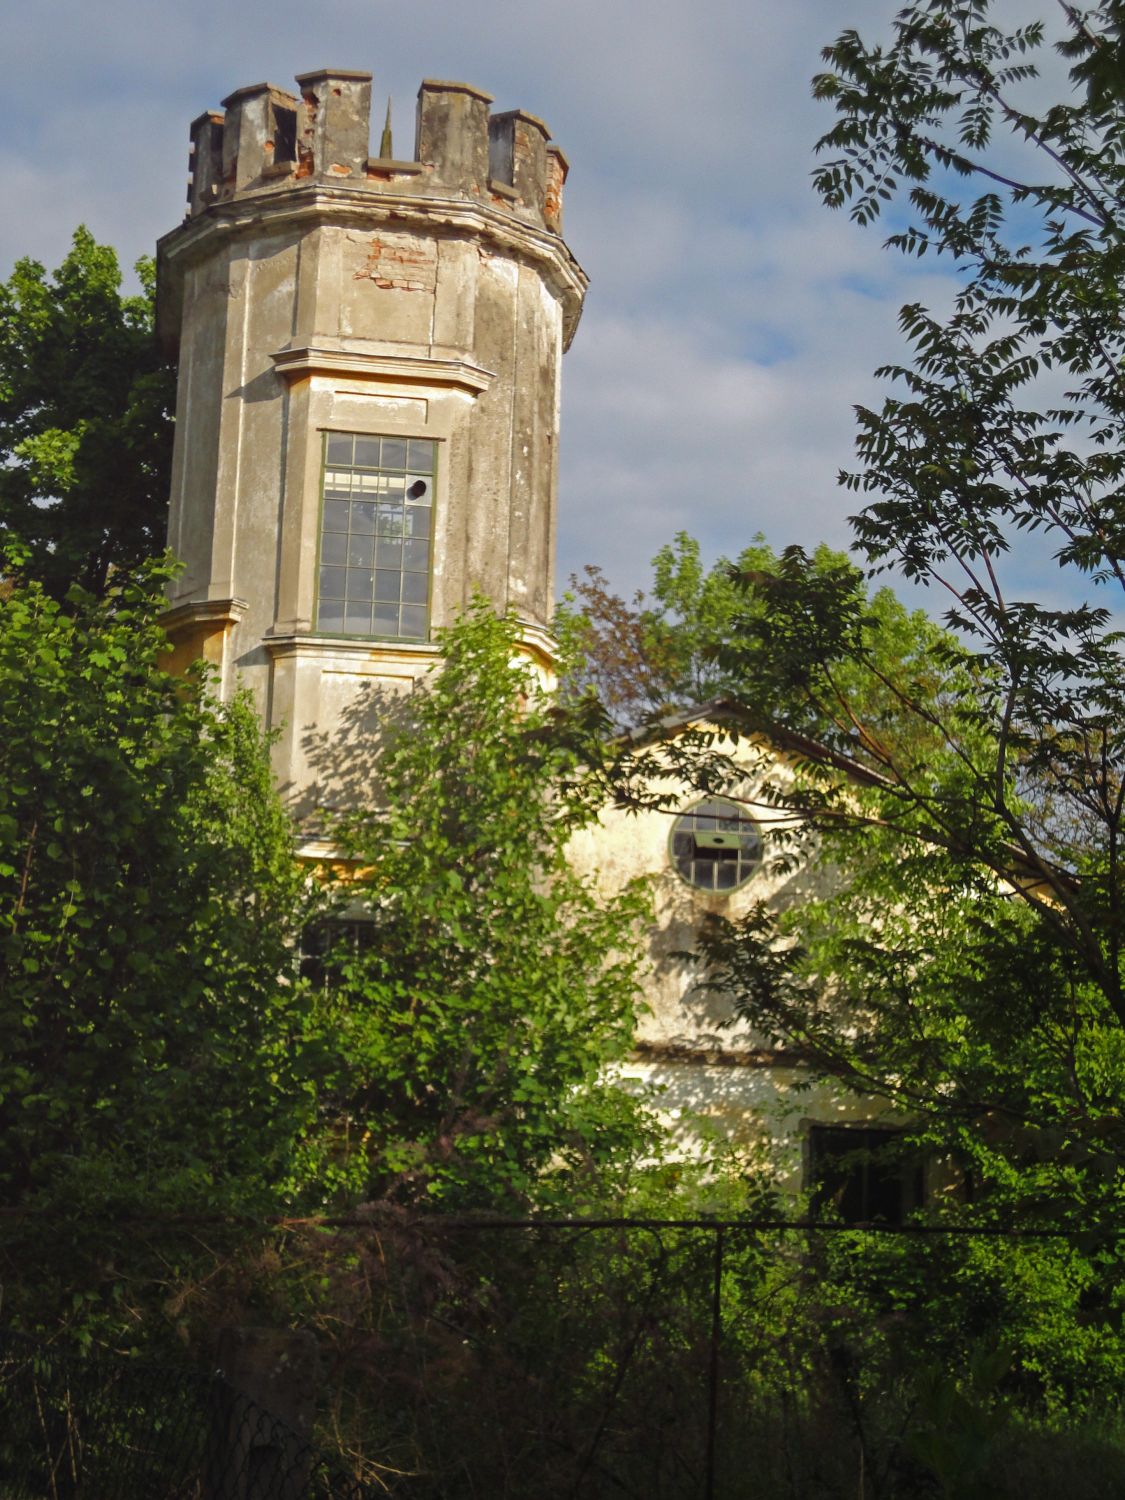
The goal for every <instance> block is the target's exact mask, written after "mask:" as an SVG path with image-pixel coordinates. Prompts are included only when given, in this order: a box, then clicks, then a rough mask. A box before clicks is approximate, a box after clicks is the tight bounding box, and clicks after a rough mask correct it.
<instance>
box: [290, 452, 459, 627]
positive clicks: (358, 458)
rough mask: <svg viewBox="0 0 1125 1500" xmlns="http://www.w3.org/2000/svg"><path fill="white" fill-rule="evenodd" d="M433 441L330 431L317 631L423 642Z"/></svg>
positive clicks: (426, 620) (426, 618) (430, 533)
mask: <svg viewBox="0 0 1125 1500" xmlns="http://www.w3.org/2000/svg"><path fill="white" fill-rule="evenodd" d="M435 448H436V444H435V443H433V442H432V441H430V440H429V439H423V438H394V437H369V436H368V435H367V434H365V433H359V432H330V433H329V434H328V436H327V440H326V442H325V451H324V517H323V521H322V523H321V532H320V578H319V588H318V591H317V610H316V628H317V629H318V630H324V631H332V632H336V633H339V634H342V635H375V636H391V637H393V638H395V639H397V640H407V641H424V640H425V639H426V636H427V634H428V633H429V601H430V548H431V541H432V536H433V509H434V455H435Z"/></svg>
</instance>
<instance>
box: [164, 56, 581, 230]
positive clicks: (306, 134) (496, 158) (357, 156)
mask: <svg viewBox="0 0 1125 1500" xmlns="http://www.w3.org/2000/svg"><path fill="white" fill-rule="evenodd" d="M296 81H297V85H298V88H299V90H300V92H299V93H296V94H293V93H289V92H287V91H286V90H285V89H281V88H278V87H277V86H276V85H274V84H271V83H255V84H250V85H248V86H247V87H245V88H240V89H236V90H235V91H234V93H233V94H230V95H229V96H228V97H227V98H226V99H224V101H223V112H222V113H218V112H213V111H208V112H207V113H206V114H203V115H200V117H199V119H197V120H196V121H195V122H194V123H193V125H192V130H191V180H190V185H189V188H188V203H189V205H190V217H192V218H194V217H197V216H198V215H200V214H203V213H206V212H207V211H208V210H209V209H211V208H213V207H215V206H216V205H217V204H222V203H229V202H231V201H232V200H237V199H239V198H241V197H242V196H243V195H246V194H258V193H261V192H265V191H274V192H276V191H278V190H279V189H282V188H285V187H290V186H295V185H297V184H299V183H303V182H308V181H309V180H312V181H314V182H337V183H340V182H346V183H347V184H348V185H349V186H352V187H363V188H364V189H365V190H367V191H370V192H373V193H380V192H382V193H385V194H387V193H393V194H396V195H397V194H402V193H406V194H413V195H417V196H422V197H440V196H449V195H451V194H452V195H456V196H458V197H465V198H469V199H477V200H479V201H481V202H483V203H488V204H490V205H492V206H494V207H499V208H502V209H503V210H504V211H506V212H508V213H511V214H514V215H516V216H518V217H519V218H521V219H524V220H525V221H527V222H528V223H530V224H533V225H536V226H538V227H541V228H543V229H545V230H547V231H548V232H550V233H553V234H561V232H562V188H563V182H564V181H565V179H566V158H565V157H564V156H563V154H562V152H561V151H560V150H559V148H558V147H557V146H554V145H552V143H551V132H550V130H549V129H548V127H547V126H546V125H545V124H544V122H543V121H542V120H540V119H538V118H537V117H536V116H535V115H532V114H528V113H527V112H526V111H524V110H520V109H514V110H507V111H505V112H503V113H498V114H493V113H492V112H491V105H492V102H493V100H492V95H491V94H487V93H485V92H484V91H483V90H482V89H478V88H474V87H472V85H470V84H467V83H456V82H448V81H445V80H440V79H433V78H427V79H425V80H424V81H423V83H422V86H421V88H420V89H419V90H418V108H417V115H416V123H415V138H414V154H413V156H412V157H411V158H409V159H395V158H392V157H386V156H381V155H380V156H373V155H372V154H371V74H370V73H364V72H356V71H354V70H350V69H343V68H320V69H317V70H316V71H315V72H312V73H302V74H299V75H298V77H297V80H296Z"/></svg>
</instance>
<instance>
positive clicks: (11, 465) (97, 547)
mask: <svg viewBox="0 0 1125 1500" xmlns="http://www.w3.org/2000/svg"><path fill="white" fill-rule="evenodd" d="M137 272H138V274H139V275H140V278H141V284H142V289H141V291H140V293H139V294H138V295H136V296H125V297H123V296H122V295H121V273H120V270H119V268H118V263H117V257H116V255H115V254H114V252H113V251H112V250H111V249H110V248H109V247H108V246H106V245H99V244H97V243H96V242H95V240H94V238H93V236H92V235H91V234H90V232H89V230H87V229H85V228H79V229H78V230H76V231H75V235H74V242H73V244H72V246H71V249H70V252H69V254H68V255H67V257H66V259H65V260H64V261H63V263H62V265H61V266H59V268H58V270H57V271H55V272H54V273H52V274H48V273H47V271H46V270H45V269H44V267H43V266H42V265H41V264H40V263H39V262H38V261H34V260H26V259H25V260H20V261H17V263H16V266H15V269H14V271H13V272H12V275H11V277H10V278H9V279H8V280H7V281H6V282H4V283H2V284H0V537H6V538H8V539H9V541H16V542H18V543H19V544H21V545H22V547H23V549H24V551H25V553H26V555H27V561H26V566H27V568H28V569H29V570H30V573H31V575H32V576H33V577H36V578H38V579H40V580H41V581H42V582H43V583H44V584H45V585H46V587H47V588H48V589H49V590H50V592H51V593H52V594H53V595H54V596H55V597H56V598H59V599H62V598H63V597H64V596H65V594H66V590H67V588H68V587H69V586H70V585H71V584H72V583H78V584H80V585H82V587H84V588H86V589H88V590H90V591H92V592H94V593H100V592H101V591H102V590H103V589H104V588H105V586H106V582H107V579H108V578H109V576H110V572H111V570H112V569H113V568H121V567H125V568H129V567H132V566H134V565H135V564H137V563H139V562H140V561H141V560H142V559H144V558H146V557H152V556H156V555H158V554H159V553H160V552H162V551H163V549H164V532H165V522H166V517H167V507H168V489H169V484H170V475H171V456H172V420H171V418H172V410H173V406H174V402H175V379H174V374H173V371H172V369H171V367H170V366H169V365H168V363H167V361H166V360H165V359H164V358H163V357H162V356H161V354H160V353H159V350H158V348H157V344H156V337H155V333H154V320H153V307H154V295H155V269H154V266H153V263H152V261H151V260H142V261H140V262H138V264H137Z"/></svg>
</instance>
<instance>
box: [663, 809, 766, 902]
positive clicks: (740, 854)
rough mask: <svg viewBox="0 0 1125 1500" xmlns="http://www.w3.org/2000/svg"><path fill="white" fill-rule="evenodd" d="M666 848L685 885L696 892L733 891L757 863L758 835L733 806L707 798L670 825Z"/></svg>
mask: <svg viewBox="0 0 1125 1500" xmlns="http://www.w3.org/2000/svg"><path fill="white" fill-rule="evenodd" d="M669 849H670V851H671V855H672V863H673V864H674V865H675V867H676V869H677V871H678V872H679V874H680V875H682V876H683V878H684V879H685V880H686V881H687V883H688V884H689V885H693V886H695V888H696V889H697V890H700V891H733V890H737V888H738V887H739V886H740V885H744V884H745V882H746V881H747V880H749V879H750V876H751V875H753V873H754V871H755V870H756V869H757V868H758V866H759V865H760V864H761V862H762V833H761V829H760V828H759V827H758V825H757V823H756V822H755V821H754V819H753V818H751V817H750V816H749V815H748V814H747V813H745V812H743V811H742V809H741V808H740V807H738V806H736V804H735V803H733V802H728V801H727V800H726V799H725V798H723V797H708V798H707V799H706V800H705V801H703V802H697V803H696V805H695V806H694V807H692V808H690V809H689V810H688V811H687V812H685V813H681V814H680V816H679V817H678V818H677V819H676V821H675V822H674V823H673V824H672V836H671V838H670V840H669Z"/></svg>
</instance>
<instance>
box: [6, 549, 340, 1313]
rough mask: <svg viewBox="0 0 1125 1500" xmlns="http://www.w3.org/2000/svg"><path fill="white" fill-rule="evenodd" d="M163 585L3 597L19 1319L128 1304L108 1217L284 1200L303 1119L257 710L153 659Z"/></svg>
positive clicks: (289, 880)
mask: <svg viewBox="0 0 1125 1500" xmlns="http://www.w3.org/2000/svg"><path fill="white" fill-rule="evenodd" d="M16 571H17V572H18V571H19V569H18V568H17V570H16ZM164 578H165V574H164V573H163V572H162V571H160V570H151V571H149V572H147V573H143V574H142V575H141V576H140V578H139V579H137V580H135V581H134V580H129V579H127V578H126V577H125V576H124V575H118V577H117V581H116V583H115V584H114V585H113V586H112V587H111V588H110V589H109V590H108V592H107V594H106V595H105V597H104V598H102V599H100V600H97V599H94V598H93V597H92V596H90V595H85V594H81V593H79V592H78V591H72V592H71V594H70V596H69V598H68V600H67V601H66V605H65V608H64V606H62V605H60V604H59V603H58V602H57V601H55V600H54V599H53V598H52V597H51V596H50V595H49V594H48V593H47V592H46V590H45V589H44V588H43V587H42V585H40V584H39V583H27V584H22V585H19V586H16V587H12V586H9V587H8V588H7V590H6V593H5V595H4V597H3V598H2V599H0V703H3V705H4V710H3V718H4V726H3V734H2V735H0V1201H2V1203H3V1206H4V1208H5V1209H6V1210H7V1211H8V1212H7V1214H6V1215H5V1216H4V1254H5V1258H6V1259H7V1262H8V1271H9V1275H7V1276H5V1281H6V1283H7V1291H6V1312H8V1313H10V1314H12V1315H13V1316H19V1315H23V1314H25V1313H26V1315H27V1316H28V1317H29V1318H33V1317H36V1316H40V1315H45V1314H43V1309H44V1308H45V1307H47V1306H48V1305H50V1304H51V1298H52V1297H55V1296H62V1297H65V1298H66V1299H67V1300H69V1296H70V1293H69V1292H68V1291H67V1290H66V1288H67V1286H68V1285H69V1286H70V1287H71V1288H72V1289H73V1290H74V1291H75V1294H76V1295H77V1294H78V1293H79V1292H81V1293H82V1295H83V1296H85V1295H87V1294H88V1295H89V1297H90V1298H91V1299H92V1301H93V1303H94V1304H98V1305H100V1304H101V1303H102V1301H103V1298H104V1297H109V1296H111V1295H112V1296H113V1297H116V1298H118V1299H121V1298H124V1300H125V1302H126V1303H127V1302H128V1301H129V1299H130V1298H134V1297H140V1292H139V1291H138V1290H137V1288H136V1287H135V1286H131V1285H130V1276H131V1275H132V1272H131V1270H130V1268H131V1267H132V1268H133V1269H135V1268H136V1264H137V1259H136V1254H135V1253H134V1251H135V1247H134V1245H133V1242H132V1239H131V1234H132V1231H130V1229H129V1228H128V1225H127V1224H124V1223H122V1222H121V1221H122V1218H123V1216H124V1217H127V1216H129V1215H133V1214H140V1215H142V1216H143V1217H145V1218H146V1219H153V1218H160V1217H161V1216H167V1215H170V1214H175V1213H181V1212H182V1213H189V1214H194V1215H199V1214H204V1215H206V1214H208V1213H214V1212H220V1211H224V1212H228V1211H237V1212H238V1213H240V1214H245V1213H254V1212H260V1211H262V1210H263V1209H264V1208H266V1207H268V1206H269V1205H272V1204H277V1203H278V1202H280V1201H282V1196H283V1194H284V1192H285V1190H286V1188H287V1186H290V1185H291V1182H290V1179H291V1177H292V1171H293V1161H294V1151H295V1143H296V1141H297V1139H298V1137H299V1136H300V1135H301V1133H302V1132H303V1131H304V1129H305V1128H306V1126H307V1124H308V1123H309V1121H310V1118H311V1100H310V1093H309V1090H310V1079H309V1076H308V1062H309V1052H308V1047H309V1046H310V1045H311V1041H310V1030H311V1018H310V1016H309V1014H308V1013H307V1009H306V997H305V996H304V994H303V992H302V990H301V988H300V986H298V985H295V984H293V983H292V979H293V977H294V976H293V967H294V951H295V939H296V935H297V933H298V932H299V931H300V928H301V924H302V922H303V920H304V914H305V911H306V909H307V906H308V896H307V892H306V881H305V877H304V876H303V875H302V873H301V872H300V870H299V869H298V868H297V866H296V863H295V861H294V859H293V854H292V831H291V827H290V824H289V821H288V819H287V817H286V815H285V813H284V810H283V809H282V807H281V805H280V803H279V801H278V799H277V797H276V794H275V793H274V790H273V787H272V783H271V777H270V770H269V763H268V756H267V754H266V752H265V747H264V745H263V742H262V736H261V732H260V729H259V728H258V725H257V720H256V716H255V714H254V711H253V709H252V707H251V706H250V705H249V704H248V703H246V702H244V701H242V700H236V701H235V702H234V703H232V704H231V705H229V706H226V707H224V706H222V705H220V704H219V703H217V702H216V701H215V699H214V696H213V695H212V693H211V692H210V691H209V690H208V688H207V684H206V680H205V678H204V677H203V676H194V677H190V678H189V679H187V680H186V681H184V680H174V679H172V678H170V677H169V676H168V675H167V674H166V672H165V671H164V670H163V668H162V666H161V661H162V659H163V656H164V653H165V651H166V650H167V643H166V641H165V638H164V635H163V632H162V631H161V629H160V627H159V625H158V624H157V623H156V621H157V616H158V615H159V612H160V610H161V609H162V607H163V603H164V600H163V594H162V590H161V585H162V583H163V582H164ZM79 1226H80V1227H79ZM138 1253H139V1252H138ZM188 1258H190V1257H188ZM21 1262H22V1263H21ZM31 1265H34V1266H35V1267H36V1274H35V1276H34V1277H29V1276H28V1274H27V1269H28V1267H29V1266H31ZM99 1267H100V1270H99ZM112 1267H116V1270H113V1269H107V1268H112ZM54 1310H55V1312H56V1313H57V1311H58V1308H57V1307H55V1309H54ZM119 1311H120V1309H119ZM91 1316H92V1313H91ZM107 1316H108V1313H107Z"/></svg>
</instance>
